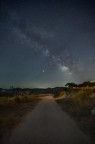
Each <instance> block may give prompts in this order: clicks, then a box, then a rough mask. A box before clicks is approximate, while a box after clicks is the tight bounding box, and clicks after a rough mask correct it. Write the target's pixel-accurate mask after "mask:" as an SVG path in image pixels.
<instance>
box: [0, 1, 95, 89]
mask: <svg viewBox="0 0 95 144" xmlns="http://www.w3.org/2000/svg"><path fill="white" fill-rule="evenodd" d="M0 68H1V70H0V87H9V86H11V85H13V86H15V87H17V86H19V87H55V86H64V85H65V84H66V83H67V82H76V83H80V82H83V81H88V80H94V79H95V8H94V1H88V0H84V1H83V0H80V1H77V2H76V1H75V0H72V1H70V0H66V1H61V0H58V1H56V0H55V1H54V0H51V1H49V0H46V1H44V0H39V1H37V0H35V1H29V0H27V1H25V0H19V1H18V2H17V1H14V2H13V1H12V0H1V1H0Z"/></svg>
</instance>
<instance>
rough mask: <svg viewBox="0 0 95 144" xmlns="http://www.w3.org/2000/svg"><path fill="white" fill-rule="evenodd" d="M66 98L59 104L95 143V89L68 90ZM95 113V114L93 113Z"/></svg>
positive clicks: (58, 101)
mask: <svg viewBox="0 0 95 144" xmlns="http://www.w3.org/2000/svg"><path fill="white" fill-rule="evenodd" d="M65 93H66V98H64V99H61V100H57V103H58V104H59V105H60V106H61V108H62V109H63V110H65V111H66V112H67V113H68V114H69V115H70V116H71V117H72V118H73V119H74V120H75V121H76V122H77V124H78V126H79V128H80V129H81V130H82V131H84V132H85V133H86V134H88V135H90V136H91V137H92V138H93V139H94V142H95V114H94V113H95V112H94V108H95V89H94V88H91V87H82V88H71V87H70V88H67V90H66V91H65ZM93 112H94V113H93Z"/></svg>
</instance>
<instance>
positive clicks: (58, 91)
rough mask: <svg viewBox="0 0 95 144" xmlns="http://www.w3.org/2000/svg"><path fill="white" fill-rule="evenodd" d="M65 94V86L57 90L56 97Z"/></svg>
mask: <svg viewBox="0 0 95 144" xmlns="http://www.w3.org/2000/svg"><path fill="white" fill-rule="evenodd" d="M62 96H64V89H63V88H60V89H59V90H57V91H56V92H55V94H54V98H59V97H62Z"/></svg>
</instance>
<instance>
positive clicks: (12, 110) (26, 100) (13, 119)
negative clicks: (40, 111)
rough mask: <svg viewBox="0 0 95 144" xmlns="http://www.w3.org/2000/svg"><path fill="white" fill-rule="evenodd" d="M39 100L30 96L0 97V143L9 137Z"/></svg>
mask: <svg viewBox="0 0 95 144" xmlns="http://www.w3.org/2000/svg"><path fill="white" fill-rule="evenodd" d="M39 100H40V98H37V97H34V96H32V95H28V96H26V95H25V96H14V97H0V143H2V139H3V137H6V136H7V135H9V133H10V132H11V130H12V129H13V128H14V127H16V126H17V125H18V124H19V123H20V122H21V120H22V119H23V117H24V116H25V115H26V114H27V112H29V111H31V110H32V109H34V108H35V106H36V104H37V103H38V102H39Z"/></svg>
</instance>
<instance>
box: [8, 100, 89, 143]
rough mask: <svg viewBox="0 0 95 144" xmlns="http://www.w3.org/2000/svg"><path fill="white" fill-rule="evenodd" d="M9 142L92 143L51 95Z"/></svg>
mask: <svg viewBox="0 0 95 144" xmlns="http://www.w3.org/2000/svg"><path fill="white" fill-rule="evenodd" d="M7 144H91V142H90V139H89V138H88V137H87V136H86V135H85V134H83V133H82V132H81V131H80V130H79V129H78V128H77V126H76V125H75V123H74V121H73V120H72V119H70V118H69V117H68V116H67V114H66V113H65V112H63V111H62V110H61V108H60V107H59V106H58V104H57V103H56V102H55V101H54V99H52V98H51V97H47V98H45V99H43V100H42V101H41V102H40V103H39V104H38V106H37V107H36V109H35V110H34V111H33V112H31V113H29V114H28V115H27V117H26V118H25V119H24V121H23V123H21V124H20V125H19V126H18V127H17V128H16V129H15V130H14V131H13V132H12V135H11V137H10V139H9V142H8V141H7Z"/></svg>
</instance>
